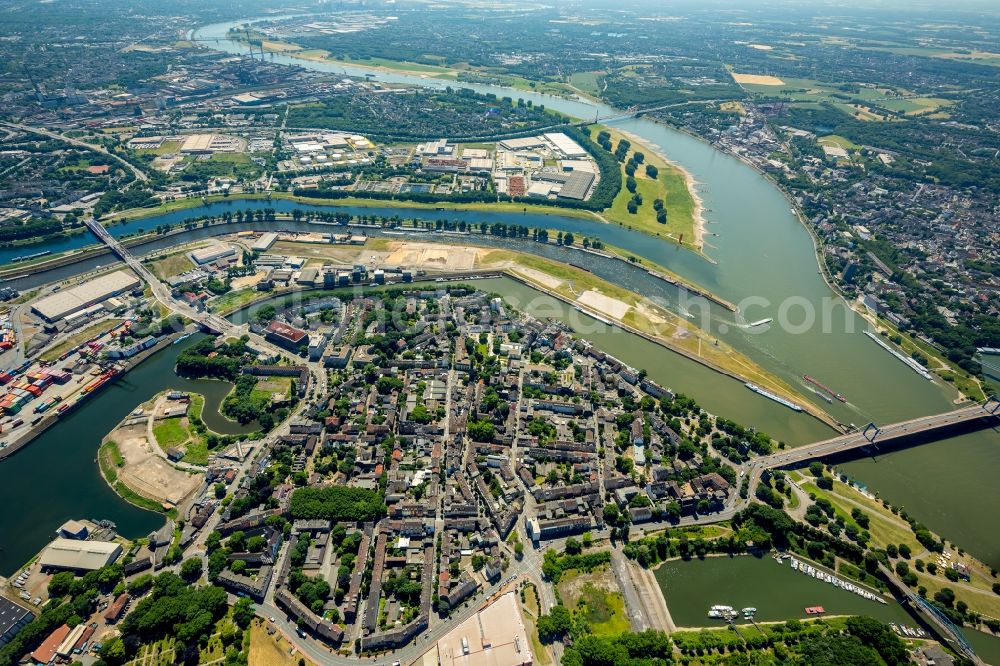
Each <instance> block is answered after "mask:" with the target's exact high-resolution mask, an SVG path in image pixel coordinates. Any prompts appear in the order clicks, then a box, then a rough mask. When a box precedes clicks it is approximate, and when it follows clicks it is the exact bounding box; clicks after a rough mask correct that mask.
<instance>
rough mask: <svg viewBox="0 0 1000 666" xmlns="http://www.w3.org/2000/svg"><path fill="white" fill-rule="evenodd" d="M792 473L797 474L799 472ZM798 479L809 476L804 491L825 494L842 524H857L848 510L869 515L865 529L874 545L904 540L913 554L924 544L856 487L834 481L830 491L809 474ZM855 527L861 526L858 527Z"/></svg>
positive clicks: (905, 525)
mask: <svg viewBox="0 0 1000 666" xmlns="http://www.w3.org/2000/svg"><path fill="white" fill-rule="evenodd" d="M794 474H795V475H798V474H799V473H794ZM800 478H804V479H808V480H805V481H801V482H800V483H799V485H800V486H801V487H802V489H803V490H805V491H806V492H807V493H812V494H813V495H815V496H816V497H817V498H819V497H825V498H826V499H828V500H829V501H830V503H831V504H833V507H834V509H835V511H836V515H838V516H841V517H842V518H843V519H844V522H845V524H848V525H850V524H853V525H857V522H856V521H855V520H854V519H853V518H852V517H851V509H853V508H860V509H861V510H862V511H864V512H865V513H866V514H868V516H869V518H870V520H871V522H870V524H869V526H868V532H869V533H870V534H871V535H872V544H873V545H875V546H877V547H883V548H884V547H885V546H886V545H888V544H890V543H892V544H896V545H899V544H901V543H905V544H907V545H908V546H910V548H911V549H912V550H913V552H915V553H918V552H920V551H921V550H923V546H921V545H920V544H919V543H918V542H917V540H916V537H915V536H914V535H913V531H912V530H911V529H910V528H909V526H908V525H907V524H906V523H905V521H903V519H902V518H900V517H898V516H896V515H894V514H893V513H892V511H890V510H889V509H886V508H885V507H884V506H882V504H881V502H878V501H877V500H872V499H870V498H869V497H867V496H865V495H864V494H862V493H861V492H859V491H858V490H856V489H855V488H852V487H850V486H848V485H847V484H845V483H841V482H840V481H834V484H833V490H832V491H826V490H821V489H820V488H818V487H817V486H816V484H815V483H814V482H813V480H812V477H811V476H807V475H804V474H803V475H801V476H800ZM848 500H850V501H848ZM858 527H859V529H860V526H858Z"/></svg>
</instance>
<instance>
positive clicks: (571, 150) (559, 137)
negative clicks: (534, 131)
mask: <svg viewBox="0 0 1000 666" xmlns="http://www.w3.org/2000/svg"><path fill="white" fill-rule="evenodd" d="M545 140H546V141H548V142H549V144H550V145H551V146H552V147H553V148H555V149H556V150H557V151H559V152H560V153H562V154H563V155H564V156H565V157H568V158H569V159H579V158H581V157H586V156H587V151H586V150H584V149H583V148H581V147H580V144H578V143H577V142H576V141H574V140H573V139H571V138H569V137H568V136H566V135H565V134H563V133H562V132H551V133H548V134H545Z"/></svg>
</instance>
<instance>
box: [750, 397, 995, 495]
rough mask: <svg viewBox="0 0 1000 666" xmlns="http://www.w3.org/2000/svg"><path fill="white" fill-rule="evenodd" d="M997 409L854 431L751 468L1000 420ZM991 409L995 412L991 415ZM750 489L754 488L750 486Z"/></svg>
mask: <svg viewBox="0 0 1000 666" xmlns="http://www.w3.org/2000/svg"><path fill="white" fill-rule="evenodd" d="M996 405H997V403H996V402H995V401H987V402H985V403H977V404H975V405H971V406H969V407H965V408H963V409H958V410H955V411H953V412H946V413H944V414H934V415H931V416H921V417H919V418H916V419H911V420H909V421H902V422H900V423H893V424H891V425H887V426H883V427H882V428H881V429H879V431H878V432H877V433H875V434H874V435H872V436H870V437H871V438H869V435H866V434H865V432H864V431H856V432H852V433H848V434H846V435H841V436H840V437H834V438H833V439H827V440H824V441H822V442H816V443H815V444H809V445H807V446H800V447H798V448H795V449H788V450H785V451H780V452H778V453H774V454H771V455H769V456H761V457H760V458H755V459H754V460H753V461H752V462H751V464H752V465H754V466H756V467H760V468H762V469H775V468H778V467H786V466H789V465H797V464H801V463H803V462H807V461H809V460H813V459H815V458H823V457H825V456H830V455H834V454H838V453H843V452H845V451H850V450H853V449H857V448H862V447H866V446H871V445H873V444H874V445H876V446H877V445H878V444H879V443H881V442H888V441H891V440H894V439H898V438H900V437H909V436H912V435H919V434H924V433H932V432H934V431H936V430H942V429H945V428H950V427H952V426H955V425H959V424H962V423H966V422H969V421H975V420H977V419H982V418H989V419H994V420H995V419H1000V411H998V410H996V409H995V408H996ZM991 409H992V410H994V411H990V410H991ZM751 487H755V486H753V485H752V484H751Z"/></svg>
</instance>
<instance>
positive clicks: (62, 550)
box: [39, 538, 122, 571]
mask: <svg viewBox="0 0 1000 666" xmlns="http://www.w3.org/2000/svg"><path fill="white" fill-rule="evenodd" d="M121 554H122V547H121V544H117V543H115V542H113V541H78V540H75V539H62V538H59V539H55V540H53V541H52V543H50V544H49V545H48V546H46V547H45V550H43V551H42V554H41V556H40V557H39V564H41V567H42V570H43V571H62V570H69V571H96V570H98V569H100V568H101V567H105V566H107V565H109V564H112V563H114V561H115V560H117V559H118V558H119V557H120V556H121Z"/></svg>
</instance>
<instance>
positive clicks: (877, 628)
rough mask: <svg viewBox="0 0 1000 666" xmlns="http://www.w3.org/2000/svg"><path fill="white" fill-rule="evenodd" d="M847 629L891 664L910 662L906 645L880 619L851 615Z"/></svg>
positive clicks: (890, 665)
mask: <svg viewBox="0 0 1000 666" xmlns="http://www.w3.org/2000/svg"><path fill="white" fill-rule="evenodd" d="M847 631H848V632H850V634H851V635H852V636H854V637H856V638H857V639H858V640H859V641H861V644H862V645H865V646H867V647H869V648H872V649H873V650H875V651H876V652H878V653H879V656H881V657H882V659H883V660H885V663H886V664H888V665H889V666H895V665H896V664H908V663H910V659H909V655H908V654H907V650H906V645H905V644H904V643H903V641H901V640H900V639H899V636H897V635H896V634H895V633H893V631H892V630H891V629H889V627H887V626H886V625H884V624H882V623H881V622H879V621H878V620H876V619H874V618H871V617H867V616H857V617H849V618H847Z"/></svg>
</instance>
